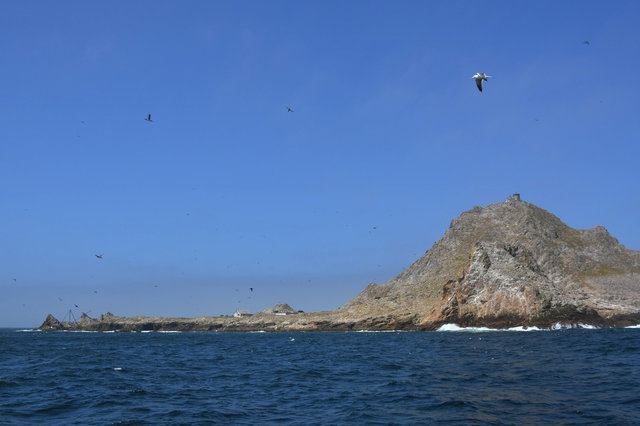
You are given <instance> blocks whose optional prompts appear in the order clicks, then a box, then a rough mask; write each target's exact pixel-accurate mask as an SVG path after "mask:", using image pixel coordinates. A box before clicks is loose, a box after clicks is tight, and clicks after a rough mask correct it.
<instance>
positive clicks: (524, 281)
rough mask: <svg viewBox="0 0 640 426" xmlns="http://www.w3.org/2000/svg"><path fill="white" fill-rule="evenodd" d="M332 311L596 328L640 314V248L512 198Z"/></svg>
mask: <svg viewBox="0 0 640 426" xmlns="http://www.w3.org/2000/svg"><path fill="white" fill-rule="evenodd" d="M338 311H340V312H343V313H344V314H347V315H351V316H354V317H359V316H362V315H372V314H381V313H387V314H389V313H393V314H409V313H411V314H413V315H415V316H416V318H417V321H418V322H419V323H420V324H422V325H425V326H436V325H438V324H442V323H447V322H453V323H458V324H462V325H493V326H501V327H504V326H514V325H543V326H545V325H550V324H551V323H554V322H558V321H569V322H575V321H584V322H587V323H594V322H596V323H597V324H595V325H606V324H612V323H615V322H616V321H623V319H624V318H630V321H634V320H633V319H631V318H632V317H634V316H637V315H638V313H640V252H637V251H632V250H628V249H627V248H625V247H624V246H623V245H621V244H620V243H619V242H618V240H616V239H615V238H613V237H612V236H611V235H609V233H608V232H607V230H606V229H605V228H604V227H602V226H597V227H595V228H591V229H587V230H577V229H573V228H570V227H568V226H567V225H565V224H564V223H562V221H560V219H558V218H557V217H556V216H554V215H552V214H551V213H549V212H547V211H545V210H543V209H541V208H539V207H536V206H535V205H533V204H530V203H527V202H524V201H520V200H519V197H518V198H516V197H510V198H509V199H508V200H507V201H505V202H502V203H496V204H492V205H490V206H487V207H475V208H473V209H472V210H469V211H467V212H464V213H463V214H462V215H460V216H459V217H458V218H456V219H454V220H453V221H452V222H451V225H450V227H449V229H448V230H447V232H446V233H445V235H444V237H443V238H442V239H440V240H439V241H438V242H436V243H435V244H434V245H433V247H432V248H431V249H430V250H429V251H427V252H426V253H425V254H424V255H423V256H422V257H421V258H420V259H418V260H417V261H416V262H415V263H413V265H411V266H410V267H409V268H408V269H407V270H405V271H404V272H402V273H401V274H400V275H398V276H397V277H395V278H394V279H392V280H390V281H389V282H387V283H384V284H381V285H376V284H370V285H369V286H368V287H367V288H366V289H365V290H364V291H363V292H362V293H361V294H360V295H358V296H357V297H356V298H355V299H353V300H352V301H351V302H349V303H347V304H346V305H344V306H342V307H341V308H340V309H338Z"/></svg>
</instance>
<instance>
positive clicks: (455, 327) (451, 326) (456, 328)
mask: <svg viewBox="0 0 640 426" xmlns="http://www.w3.org/2000/svg"><path fill="white" fill-rule="evenodd" d="M544 330H547V329H545V328H539V327H527V326H518V327H511V328H489V327H460V326H459V325H458V324H444V325H442V326H441V327H440V328H438V329H437V330H436V331H464V332H467V333H487V332H496V331H519V332H525V331H544Z"/></svg>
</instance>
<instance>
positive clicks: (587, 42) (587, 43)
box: [582, 40, 591, 46]
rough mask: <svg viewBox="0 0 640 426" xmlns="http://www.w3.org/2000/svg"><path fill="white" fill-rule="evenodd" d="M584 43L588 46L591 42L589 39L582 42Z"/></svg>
mask: <svg viewBox="0 0 640 426" xmlns="http://www.w3.org/2000/svg"><path fill="white" fill-rule="evenodd" d="M582 44H586V45H587V46H588V45H590V44H591V43H589V40H585V41H583V42H582Z"/></svg>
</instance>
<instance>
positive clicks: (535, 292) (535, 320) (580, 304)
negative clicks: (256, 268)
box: [40, 196, 640, 331]
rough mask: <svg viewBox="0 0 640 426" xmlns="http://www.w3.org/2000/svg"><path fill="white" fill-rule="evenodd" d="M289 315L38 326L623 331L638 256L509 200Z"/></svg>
mask: <svg viewBox="0 0 640 426" xmlns="http://www.w3.org/2000/svg"><path fill="white" fill-rule="evenodd" d="M276 311H278V312H284V313H295V311H294V310H293V309H292V308H291V307H290V306H288V305H284V304H283V305H276V306H274V307H273V308H270V309H267V310H265V311H262V314H263V315H255V316H253V317H249V318H228V317H202V318H149V317H133V318H125V317H117V316H113V315H112V314H105V315H102V316H101V317H100V319H99V320H94V319H91V318H88V317H86V318H84V317H83V318H81V320H80V321H79V322H78V323H60V322H59V321H57V320H56V319H55V318H53V317H52V316H51V315H49V316H48V317H47V319H46V320H45V322H44V323H43V325H42V326H41V327H40V329H43V330H56V329H60V328H65V329H74V328H76V329H92V330H123V331H125V330H133V331H143V330H171V329H176V330H219V331H247V330H266V331H280V330H354V329H378V330H391V329H412V330H421V329H426V330H428V329H434V328H437V327H438V326H440V325H442V324H444V323H457V324H459V325H463V326H490V327H499V328H503V327H512V326H541V327H550V326H552V325H553V324H555V323H558V322H559V323H565V324H580V323H582V324H590V325H595V326H625V325H631V324H638V323H640V252H638V251H633V250H629V249H627V248H625V247H624V246H623V245H621V244H620V243H619V242H618V240H616V239H615V238H614V237H612V236H611V235H609V233H608V232H607V230H606V229H605V228H604V227H602V226H597V227H595V228H591V229H586V230H577V229H573V228H570V227H569V226H567V225H565V224H564V223H563V222H562V221H561V220H560V219H558V218H557V217H556V216H554V215H552V214H551V213H549V212H547V211H545V210H543V209H541V208H539V207H536V206H535V205H533V204H530V203H527V202H524V201H521V200H520V197H519V196H512V197H509V199H507V201H505V202H501V203H496V204H492V205H489V206H486V207H475V208H473V209H471V210H469V211H467V212H464V213H462V214H461V215H460V216H459V217H458V218H456V219H454V220H453V221H452V222H451V225H450V227H449V229H448V230H447V232H446V233H445V235H444V236H443V237H442V239H440V240H439V241H437V242H436V243H435V244H434V245H433V247H432V248H431V249H429V250H428V251H427V252H426V253H425V254H424V255H423V256H422V257H420V258H419V259H418V260H416V261H415V262H414V263H413V264H412V265H411V266H410V267H409V268H408V269H406V270H405V271H403V272H402V273H400V274H399V275H398V276H397V277H395V278H393V279H391V280H390V281H388V282H386V283H384V284H375V283H372V284H369V285H368V286H367V287H366V288H365V289H364V291H362V293H360V294H359V295H358V296H356V297H355V298H354V299H353V300H351V301H350V302H348V303H347V304H345V305H343V306H341V307H340V308H338V309H336V310H335V311H331V312H321V313H298V314H297V315H291V316H290V315H282V316H276V315H273V314H275V313H276Z"/></svg>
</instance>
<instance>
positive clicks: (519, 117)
mask: <svg viewBox="0 0 640 426" xmlns="http://www.w3.org/2000/svg"><path fill="white" fill-rule="evenodd" d="M639 16H640V3H638V2H634V1H616V2H600V1H598V2H596V1H562V2H556V1H539V2H535V3H533V4H532V3H531V2H526V3H525V2H518V1H515V2H514V1H502V2H489V3H484V4H482V5H478V4H477V2H471V1H457V2H445V1H439V2H436V1H430V2H427V1H402V2H392V1H385V2H383V1H351V2H344V1H322V2H311V1H308V2H297V1H269V2H263V1H243V2H241V1H238V2H209V1H187V2H177V1H176V2H166V1H139V2H109V3H104V2H101V3H100V2H85V1H76V2H72V1H63V2H46V1H33V2H3V3H2V4H0V58H1V59H2V67H0V76H2V83H0V198H1V202H0V206H1V209H0V224H1V225H0V294H1V295H2V297H1V298H0V326H18V327H20V326H37V325H39V324H40V322H41V321H42V320H43V319H44V316H45V315H46V314H47V313H52V314H54V315H55V316H57V317H63V316H64V315H65V313H66V312H68V310H69V309H70V308H73V311H74V313H75V314H76V315H79V313H80V312H81V311H90V313H89V315H99V314H100V313H103V312H106V311H111V312H113V313H114V314H118V315H167V316H198V315H217V314H222V313H224V314H231V313H233V311H234V310H235V309H236V308H240V309H247V310H250V311H257V310H261V309H265V308H267V307H270V306H272V305H274V304H276V303H280V302H286V303H289V304H291V305H292V306H293V307H294V308H296V309H303V310H305V311H319V310H330V309H334V308H336V307H338V306H339V305H341V304H343V303H345V302H347V301H348V300H349V299H351V298H352V297H354V296H355V295H357V294H358V293H359V292H360V291H361V290H362V289H363V288H364V287H365V286H366V285H367V284H368V283H369V282H378V283H381V282H384V281H386V280H388V279H390V278H392V277H393V276H395V275H396V274H398V273H399V272H401V271H402V270H403V269H404V268H406V267H407V266H408V265H410V264H411V263H412V262H413V261H414V260H415V259H417V258H418V257H419V256H420V255H421V254H423V253H424V252H425V251H426V250H428V249H429V248H430V247H431V245H432V244H433V243H434V242H435V241H436V240H437V239H439V238H440V237H441V236H442V235H443V234H444V232H445V231H446V229H447V227H448V225H449V222H450V220H451V219H453V218H454V217H456V216H457V215H459V214H460V213H461V212H463V211H465V210H468V209H470V208H472V207H473V206H475V205H487V204H491V203H494V202H498V201H502V200H503V199H505V198H506V197H507V196H508V195H510V194H511V193H514V192H519V193H521V194H522V197H523V199H524V200H526V201H530V202H532V203H534V204H536V205H538V206H540V207H542V208H545V209H547V210H549V211H551V212H552V213H554V214H556V215H558V216H559V217H560V218H561V219H562V220H563V221H565V223H567V224H568V225H570V226H572V227H575V228H580V229H584V228H590V227H593V226H596V225H604V226H605V227H606V228H607V229H608V230H609V231H610V232H611V233H612V234H613V235H614V236H615V237H617V238H618V239H619V240H620V241H621V242H622V243H623V244H625V245H626V246H627V247H629V248H631V249H636V250H638V249H640V227H639V226H638V222H637V219H638V217H639V215H638V212H639V210H640V194H639V191H638V182H639V181H640V179H639V172H638V166H637V163H638V158H639V155H640V148H638V146H639V145H638V143H639V142H640V138H639V134H640V132H639V130H640V128H639V127H640V119H639V118H638V99H639V95H640V79H638V77H637V70H638V69H640V51H639V49H638V45H640V27H639V26H638V25H637V21H638V17H639ZM585 40H588V41H589V42H590V44H588V45H587V44H585V43H583V42H584V41H585ZM476 72H485V73H487V74H489V75H491V76H493V78H492V79H491V80H490V81H489V82H488V83H486V84H485V90H484V92H483V93H480V92H479V91H478V90H477V89H476V87H475V84H474V81H473V80H471V78H470V77H471V76H472V75H473V74H474V73H476ZM287 106H290V107H291V108H293V109H294V112H287V110H286V107H287ZM149 113H150V114H152V118H153V119H154V122H153V123H148V122H146V121H144V118H145V117H146V115H147V114H149ZM101 253H104V258H103V259H97V258H96V257H95V256H94V255H95V254H101ZM14 279H15V280H14ZM250 287H253V288H254V291H253V292H252V291H250V290H249V288H250ZM76 304H77V305H78V306H79V308H75V306H74V305H76Z"/></svg>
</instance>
